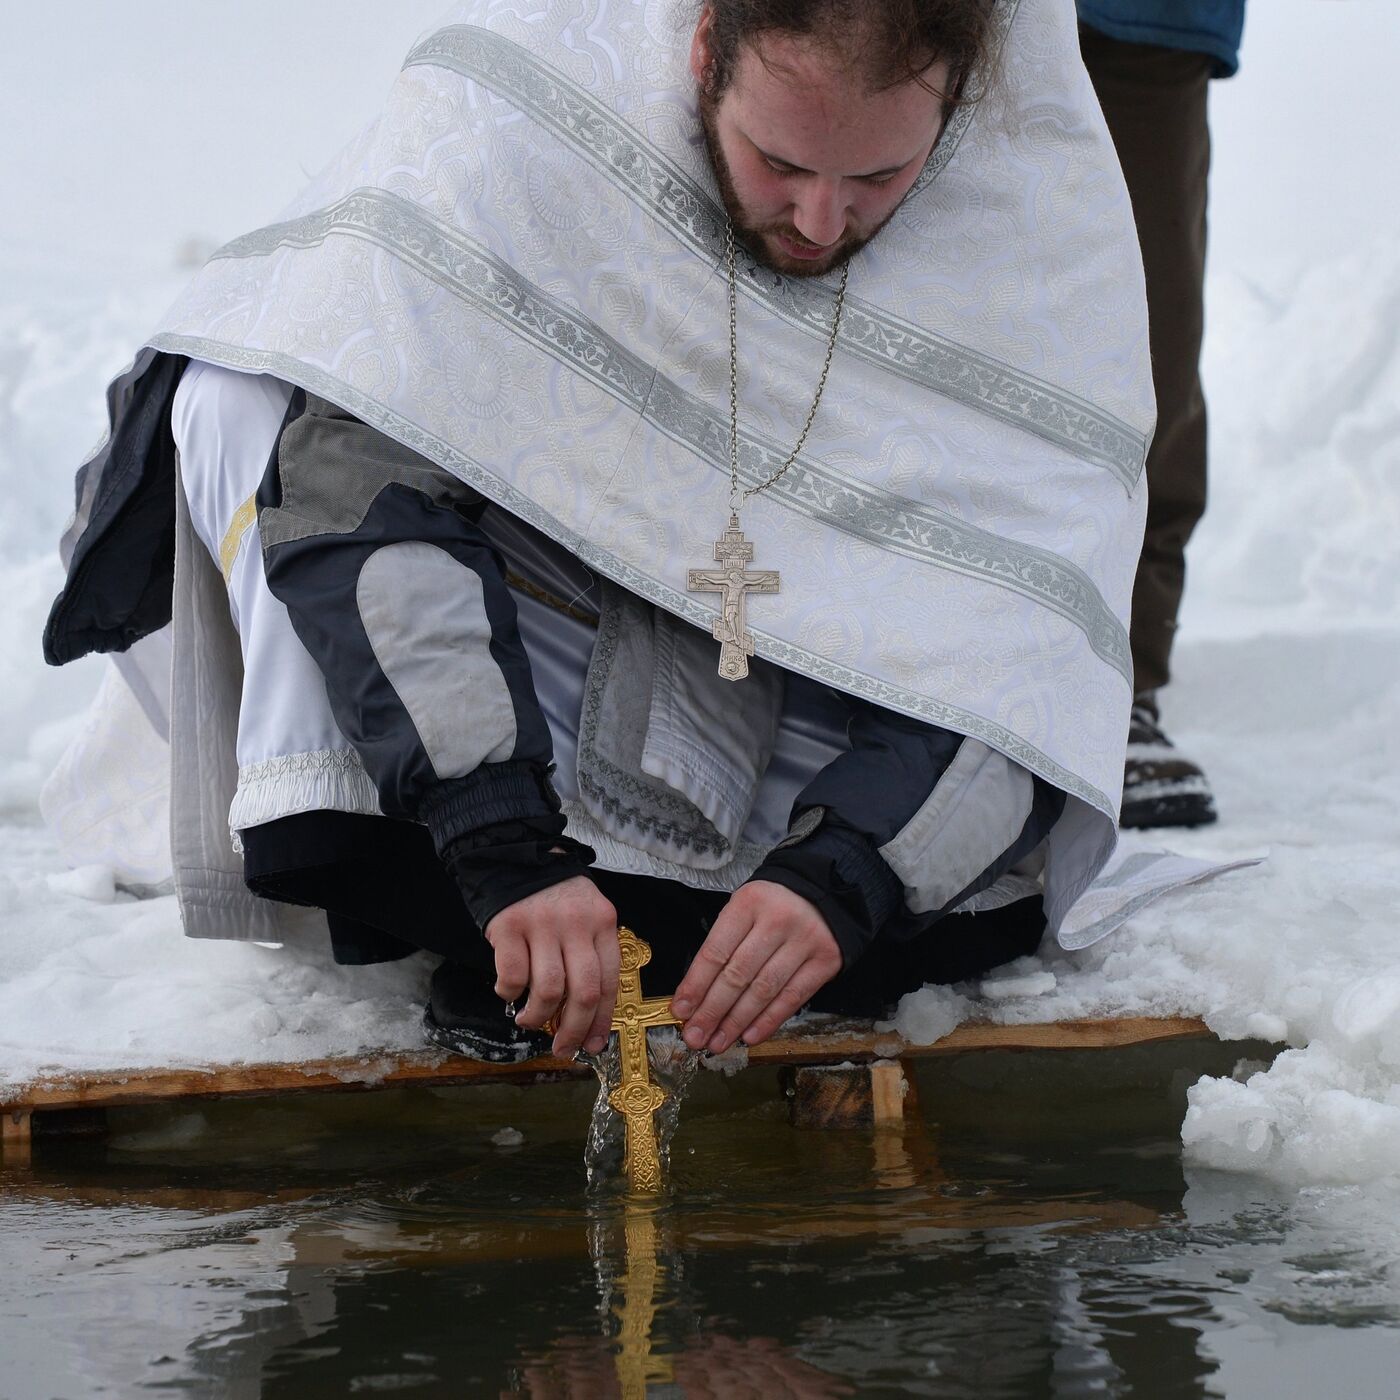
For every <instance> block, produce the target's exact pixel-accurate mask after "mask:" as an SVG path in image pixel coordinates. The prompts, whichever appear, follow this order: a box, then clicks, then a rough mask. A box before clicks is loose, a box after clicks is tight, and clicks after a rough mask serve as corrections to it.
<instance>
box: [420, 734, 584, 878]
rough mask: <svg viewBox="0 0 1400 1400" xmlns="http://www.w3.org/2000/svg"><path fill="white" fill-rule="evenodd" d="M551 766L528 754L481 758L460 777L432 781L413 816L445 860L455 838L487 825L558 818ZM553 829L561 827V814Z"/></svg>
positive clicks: (478, 830)
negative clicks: (483, 760) (488, 760)
mask: <svg viewBox="0 0 1400 1400" xmlns="http://www.w3.org/2000/svg"><path fill="white" fill-rule="evenodd" d="M553 771H554V769H553V767H552V765H546V764H543V763H536V762H534V761H533V760H530V759H513V760H511V761H509V762H506V763H483V764H482V765H481V767H480V768H478V769H476V770H475V771H474V772H471V773H468V774H467V775H466V777H464V778H448V779H447V780H446V781H444V782H440V783H435V784H434V785H433V786H432V788H431V789H429V791H428V792H427V793H426V794H425V795H424V797H423V800H422V801H421V802H420V803H419V804H418V810H417V811H416V812H415V813H414V814H413V815H414V817H415V818H416V819H417V820H418V821H420V822H422V823H423V825H424V826H426V827H427V828H428V831H429V833H430V834H431V836H432V838H433V845H434V846H436V847H437V852H438V855H440V856H442V857H443V859H444V860H445V859H446V858H447V848H448V847H449V846H451V845H452V844H453V843H454V842H457V841H461V840H462V839H464V838H466V837H470V836H471V835H472V834H473V833H474V832H480V831H484V830H485V829H486V828H487V827H492V826H498V825H500V824H502V823H506V822H515V821H535V820H537V819H539V820H548V819H550V818H554V817H558V814H559V797H558V794H557V793H556V792H555V791H554V785H553V784H552V783H551V782H550V781H549V775H550V774H551V773H552V772H553ZM554 829H555V828H550V830H554ZM557 829H558V830H559V831H563V829H564V819H563V818H562V817H559V824H558V828H557Z"/></svg>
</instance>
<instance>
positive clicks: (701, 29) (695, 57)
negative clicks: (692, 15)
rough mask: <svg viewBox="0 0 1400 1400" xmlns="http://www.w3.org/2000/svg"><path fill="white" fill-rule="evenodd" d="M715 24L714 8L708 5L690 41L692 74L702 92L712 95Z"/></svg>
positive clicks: (701, 13) (713, 84)
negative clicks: (713, 29)
mask: <svg viewBox="0 0 1400 1400" xmlns="http://www.w3.org/2000/svg"><path fill="white" fill-rule="evenodd" d="M714 22H715V12H714V7H713V6H711V5H709V4H706V5H705V6H704V7H703V8H702V9H701V11H700V18H699V19H698V20H697V21H696V23H695V34H694V36H693V37H692V38H691V41H690V72H691V76H692V77H693V78H694V79H695V82H696V84H697V86H698V87H699V88H700V91H701V92H704V93H712V92H713V91H714V86H715V53H714V49H713V47H712V46H711V44H710V29H711V26H712V25H713V24H714Z"/></svg>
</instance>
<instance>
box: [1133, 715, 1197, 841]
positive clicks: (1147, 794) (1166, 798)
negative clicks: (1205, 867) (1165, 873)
mask: <svg viewBox="0 0 1400 1400" xmlns="http://www.w3.org/2000/svg"><path fill="white" fill-rule="evenodd" d="M1214 820H1215V798H1214V796H1213V795H1212V794H1211V790H1210V783H1209V782H1208V781H1207V779H1206V775H1205V774H1204V773H1203V772H1201V770H1200V768H1199V767H1198V766H1197V765H1196V764H1194V763H1192V762H1191V760H1190V759H1189V758H1187V757H1185V756H1184V755H1183V754H1182V753H1180V752H1179V751H1178V750H1177V749H1176V748H1175V747H1174V746H1173V745H1172V742H1171V740H1170V739H1168V738H1167V736H1166V735H1165V734H1163V733H1162V727H1161V725H1160V724H1158V722H1157V715H1156V710H1155V707H1154V706H1153V705H1152V704H1151V703H1150V701H1148V700H1144V699H1139V700H1138V701H1136V702H1135V703H1134V705H1133V717H1132V721H1131V723H1130V724H1129V726H1128V752H1127V758H1126V760H1125V762H1124V766H1123V811H1122V815H1121V816H1120V817H1119V819H1118V824H1119V825H1120V826H1124V827H1138V828H1142V827H1152V826H1208V825H1209V824H1210V823H1211V822H1213V821H1214Z"/></svg>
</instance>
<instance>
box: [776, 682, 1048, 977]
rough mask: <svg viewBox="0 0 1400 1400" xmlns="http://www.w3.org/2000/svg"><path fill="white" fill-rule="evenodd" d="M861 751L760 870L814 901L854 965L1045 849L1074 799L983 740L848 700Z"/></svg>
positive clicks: (833, 771)
mask: <svg viewBox="0 0 1400 1400" xmlns="http://www.w3.org/2000/svg"><path fill="white" fill-rule="evenodd" d="M845 701H846V703H847V706H848V710H849V714H850V722H849V729H848V733H849V738H850V744H851V747H850V749H849V751H847V752H846V753H843V754H841V755H840V756H839V757H837V758H835V759H833V760H832V762H831V763H829V764H827V766H826V767H825V768H823V769H822V770H821V772H820V773H818V774H817V776H816V777H815V778H814V779H813V780H812V781H811V782H810V783H809V784H808V785H807V787H806V788H804V789H803V791H802V792H801V793H800V794H799V796H798V798H797V801H796V802H795V803H794V804H793V812H792V825H791V831H790V834H789V836H788V838H787V840H785V841H782V842H780V843H779V845H778V846H777V847H776V848H775V849H774V850H773V851H772V852H770V853H769V855H768V856H767V858H766V859H765V860H764V862H763V864H762V865H761V866H760V867H759V868H758V870H757V871H755V872H754V875H753V877H752V878H753V879H755V880H771V881H773V882H774V883H775V884H780V885H784V886H786V887H787V888H788V889H790V890H793V891H794V892H795V893H797V894H800V895H802V896H803V897H804V898H805V899H808V900H810V901H811V902H812V903H813V904H815V905H816V906H817V908H818V909H819V910H820V911H821V913H822V916H823V917H824V918H825V919H826V922H827V924H828V925H829V926H830V928H831V931H832V934H833V935H834V937H835V938H836V941H837V943H838V944H839V945H840V948H841V954H842V958H843V960H844V962H845V965H846V966H847V967H850V966H851V965H852V964H853V963H854V962H855V961H856V960H857V959H858V958H859V957H860V956H861V954H862V953H864V952H865V951H866V950H867V949H868V948H869V947H870V945H871V944H872V943H873V942H874V941H875V940H876V939H877V937H879V938H883V937H890V938H911V937H914V936H915V935H917V934H919V933H921V932H923V930H925V929H927V928H928V927H929V926H930V925H932V924H933V923H935V922H937V920H938V919H940V918H942V917H943V916H944V915H945V914H948V913H950V912H952V911H953V910H954V909H956V908H957V906H958V905H960V904H961V903H962V902H963V901H964V900H966V899H969V898H971V897H972V896H973V895H975V894H977V893H979V892H980V891H982V890H985V889H987V888H989V887H990V886H991V885H993V884H995V883H996V881H997V880H999V879H1000V878H1001V876H1002V875H1004V874H1005V873H1006V872H1007V871H1008V870H1010V869H1011V867H1012V866H1014V865H1015V864H1016V863H1017V862H1018V861H1020V860H1021V859H1023V858H1024V857H1025V856H1027V855H1029V854H1030V853H1031V852H1032V851H1034V850H1035V848H1036V847H1037V846H1039V845H1040V843H1041V842H1042V841H1043V840H1044V839H1045V837H1046V836H1047V835H1048V834H1049V832H1050V828H1051V827H1052V826H1053V825H1054V824H1055V822H1056V821H1057V820H1058V819H1059V817H1060V814H1061V813H1062V812H1063V811H1064V805H1065V795H1064V793H1062V792H1061V791H1059V789H1057V788H1055V787H1053V786H1052V785H1051V784H1049V783H1047V782H1044V781H1043V780H1042V779H1040V778H1038V777H1035V776H1034V775H1033V774H1032V773H1030V772H1029V771H1028V770H1027V769H1025V768H1023V767H1021V766H1020V765H1019V764H1017V763H1014V762H1012V760H1010V759H1009V758H1007V757H1005V755H1003V754H1001V753H998V752H997V751H996V750H995V749H992V748H989V747H988V746H987V745H986V744H983V743H981V742H979V741H978V740H976V739H969V738H965V737H964V736H963V735H961V734H956V733H953V732H952V731H950V730H946V729H939V728H937V727H936V726H934V725H930V724H925V723H922V722H921V721H919V720H914V719H909V718H907V717H906V716H904V715H900V714H897V713H895V712H894V711H891V710H885V709H881V708H880V707H878V706H876V705H872V704H869V703H868V702H866V701H862V700H857V699H855V698H853V697H849V696H848V697H845Z"/></svg>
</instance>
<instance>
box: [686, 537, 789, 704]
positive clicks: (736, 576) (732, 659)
mask: <svg viewBox="0 0 1400 1400" xmlns="http://www.w3.org/2000/svg"><path fill="white" fill-rule="evenodd" d="M752 559H753V545H752V544H751V543H750V542H749V541H748V540H746V539H745V538H744V532H743V531H742V530H741V529H740V528H739V516H738V514H737V513H733V512H731V514H730V516H729V528H728V529H727V530H726V531H725V532H724V534H723V535H721V536H720V538H719V539H718V540H716V541H715V561H716V562H717V563H718V564H719V568H717V569H692V570H691V571H690V583H689V585H688V586H689V589H690V591H691V592H692V593H718V594H719V616H718V617H717V618H716V619H715V625H714V627H713V628H712V629H711V635H713V637H714V639H715V640H716V641H717V642H718V643H719V644H720V647H719V673H720V675H721V676H723V677H724V679H725V680H727V681H741V680H743V679H744V677H745V676H747V675H748V673H749V657H751V656H752V655H753V633H752V632H748V631H745V630H744V601H745V598H746V596H747V595H748V594H750V593H776V592H777V591H778V571H777V570H776V569H747V570H746V569H745V568H744V565H745V564H747V563H749V562H750V561H751V560H752Z"/></svg>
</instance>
